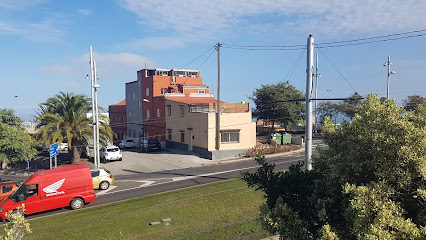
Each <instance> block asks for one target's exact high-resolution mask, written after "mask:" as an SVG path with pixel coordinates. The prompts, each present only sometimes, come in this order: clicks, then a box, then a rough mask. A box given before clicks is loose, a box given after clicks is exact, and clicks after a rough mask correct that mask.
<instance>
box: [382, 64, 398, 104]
mask: <svg viewBox="0 0 426 240" xmlns="http://www.w3.org/2000/svg"><path fill="white" fill-rule="evenodd" d="M391 64H392V63H391V61H390V56H388V61H387V62H385V64H383V66H385V67H386V66H387V67H388V84H387V91H386V99H387V100H389V84H390V75H391V74H395V73H396V72H395V71H391V70H390V65H391Z"/></svg>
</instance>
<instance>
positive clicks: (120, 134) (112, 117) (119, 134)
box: [108, 100, 127, 144]
mask: <svg viewBox="0 0 426 240" xmlns="http://www.w3.org/2000/svg"><path fill="white" fill-rule="evenodd" d="M108 113H109V122H110V126H111V129H112V131H113V132H114V133H115V134H116V136H114V139H113V143H114V144H118V142H119V141H120V140H121V139H124V138H125V136H126V134H127V126H126V125H127V123H126V122H127V117H126V100H123V101H121V102H119V103H117V104H114V105H109V106H108Z"/></svg>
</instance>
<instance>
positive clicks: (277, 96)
mask: <svg viewBox="0 0 426 240" xmlns="http://www.w3.org/2000/svg"><path fill="white" fill-rule="evenodd" d="M304 98H305V96H304V94H303V93H302V92H301V91H299V90H297V89H296V88H295V87H294V86H292V85H291V84H289V82H288V81H286V82H280V83H277V84H267V85H263V84H262V87H261V88H259V89H256V90H255V91H254V92H253V96H252V97H250V99H251V100H253V102H254V103H255V104H256V109H254V110H253V116H254V117H256V118H257V119H259V120H265V121H269V122H272V123H273V124H275V123H281V124H283V125H284V126H288V125H289V124H290V123H293V122H295V121H297V120H300V119H302V113H303V112H304V111H305V104H304V103H303V101H295V102H279V101H287V100H299V99H304ZM272 127H273V126H272Z"/></svg>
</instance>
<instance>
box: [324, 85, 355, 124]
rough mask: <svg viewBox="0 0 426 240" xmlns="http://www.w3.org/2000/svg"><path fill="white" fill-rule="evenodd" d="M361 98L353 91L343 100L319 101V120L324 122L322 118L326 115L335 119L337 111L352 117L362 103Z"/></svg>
mask: <svg viewBox="0 0 426 240" xmlns="http://www.w3.org/2000/svg"><path fill="white" fill-rule="evenodd" d="M362 99H363V98H362V96H361V95H359V94H358V93H357V92H355V93H354V94H352V95H351V96H349V97H348V98H347V99H345V100H343V101H338V102H331V101H327V102H321V103H320V104H319V107H318V113H319V114H320V122H321V123H324V119H325V118H326V117H329V118H331V119H334V120H336V118H337V116H338V115H339V113H340V114H343V115H344V116H346V117H348V118H350V119H353V118H354V116H355V112H356V110H357V108H358V107H359V106H360V105H361V104H362Z"/></svg>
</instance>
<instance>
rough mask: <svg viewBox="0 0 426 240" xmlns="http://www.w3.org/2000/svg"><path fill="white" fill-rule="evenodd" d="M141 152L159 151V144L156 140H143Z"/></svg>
mask: <svg viewBox="0 0 426 240" xmlns="http://www.w3.org/2000/svg"><path fill="white" fill-rule="evenodd" d="M141 150H142V151H143V152H151V151H154V150H161V144H160V141H158V140H147V139H145V140H143V141H142V143H141Z"/></svg>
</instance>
